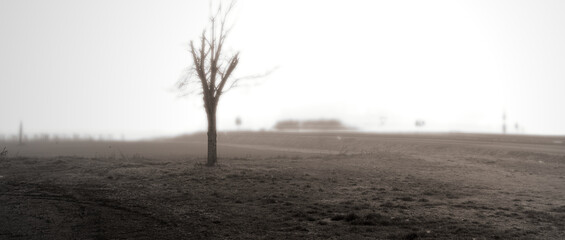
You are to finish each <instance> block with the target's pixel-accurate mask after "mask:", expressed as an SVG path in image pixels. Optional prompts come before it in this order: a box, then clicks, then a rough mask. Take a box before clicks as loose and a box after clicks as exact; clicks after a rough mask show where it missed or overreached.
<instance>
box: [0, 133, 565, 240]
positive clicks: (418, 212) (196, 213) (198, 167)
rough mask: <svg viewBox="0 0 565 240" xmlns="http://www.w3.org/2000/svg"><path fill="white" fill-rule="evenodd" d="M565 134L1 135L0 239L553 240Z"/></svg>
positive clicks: (563, 191) (562, 213)
mask: <svg viewBox="0 0 565 240" xmlns="http://www.w3.org/2000/svg"><path fill="white" fill-rule="evenodd" d="M564 142H565V137H540V136H502V135H478V134H378V135H377V134H360V133H271V132H262V133H222V134H220V136H219V156H220V160H219V166H217V167H214V168H208V167H204V166H203V163H204V161H205V150H206V149H205V146H206V143H205V136H204V135H202V134H200V135H191V136H182V137H178V138H174V139H161V140H154V141H143V142H45V143H40V142H37V143H33V142H32V143H27V144H25V145H23V146H18V145H16V144H13V143H2V142H0V150H1V149H2V148H3V146H6V149H7V150H8V155H7V156H5V157H2V158H0V239H563V236H564V235H565V144H564Z"/></svg>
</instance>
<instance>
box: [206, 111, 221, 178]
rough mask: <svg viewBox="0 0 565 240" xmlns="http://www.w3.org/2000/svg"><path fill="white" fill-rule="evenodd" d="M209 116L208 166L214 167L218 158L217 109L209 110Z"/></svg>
mask: <svg viewBox="0 0 565 240" xmlns="http://www.w3.org/2000/svg"><path fill="white" fill-rule="evenodd" d="M207 116H208V161H207V162H206V166H208V167H212V166H214V165H216V162H217V160H218V155H217V148H216V140H217V139H216V136H217V134H216V111H210V112H207Z"/></svg>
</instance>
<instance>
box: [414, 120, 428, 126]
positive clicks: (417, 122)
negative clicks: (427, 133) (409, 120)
mask: <svg viewBox="0 0 565 240" xmlns="http://www.w3.org/2000/svg"><path fill="white" fill-rule="evenodd" d="M414 125H416V127H417V128H421V127H423V126H424V125H426V122H424V120H421V119H420V120H416V122H415V123H414Z"/></svg>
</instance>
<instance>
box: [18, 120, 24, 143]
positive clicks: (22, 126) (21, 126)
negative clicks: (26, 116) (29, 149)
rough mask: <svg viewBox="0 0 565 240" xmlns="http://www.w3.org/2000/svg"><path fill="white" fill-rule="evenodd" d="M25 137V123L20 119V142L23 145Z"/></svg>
mask: <svg viewBox="0 0 565 240" xmlns="http://www.w3.org/2000/svg"><path fill="white" fill-rule="evenodd" d="M23 138H24V124H23V123H22V121H20V136H19V144H20V145H23V144H24V142H23V140H24V139H23Z"/></svg>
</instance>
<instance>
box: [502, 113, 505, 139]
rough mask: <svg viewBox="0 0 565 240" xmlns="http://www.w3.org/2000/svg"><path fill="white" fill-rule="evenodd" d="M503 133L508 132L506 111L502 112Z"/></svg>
mask: <svg viewBox="0 0 565 240" xmlns="http://www.w3.org/2000/svg"><path fill="white" fill-rule="evenodd" d="M502 134H506V111H504V112H503V113H502Z"/></svg>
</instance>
